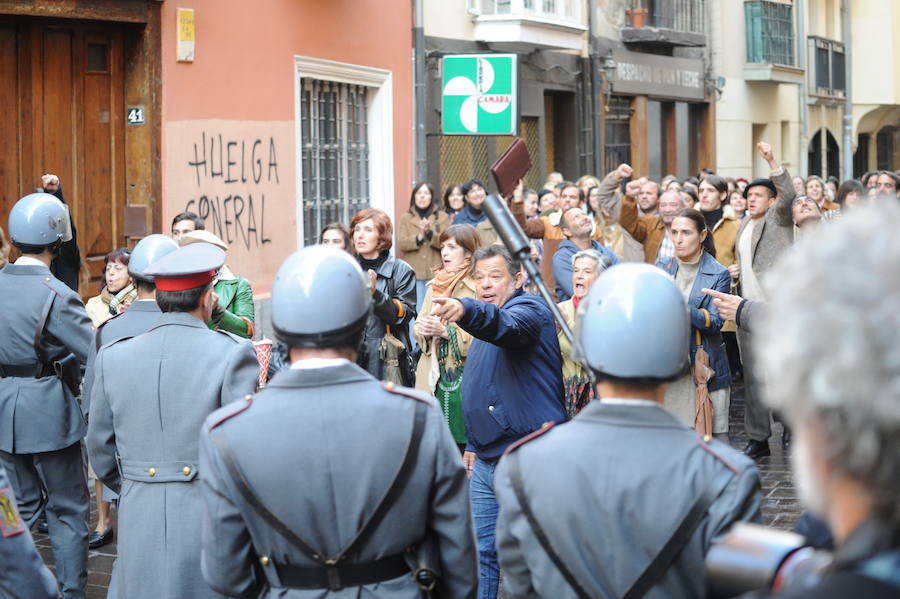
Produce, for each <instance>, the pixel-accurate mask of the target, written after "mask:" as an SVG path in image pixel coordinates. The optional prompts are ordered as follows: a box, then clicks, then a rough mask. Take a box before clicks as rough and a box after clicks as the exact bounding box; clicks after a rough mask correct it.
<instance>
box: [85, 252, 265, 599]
mask: <svg viewBox="0 0 900 599" xmlns="http://www.w3.org/2000/svg"><path fill="white" fill-rule="evenodd" d="M224 262H225V252H223V251H222V250H220V249H219V248H217V247H215V246H213V245H211V244H208V243H194V244H191V245H189V246H185V247H182V248H178V249H177V250H175V251H172V252H170V253H168V254H166V255H165V256H164V257H162V258H160V259H158V260H156V261H155V262H154V263H153V264H152V265H150V267H149V268H147V269H146V270H144V271H143V272H144V274H146V275H150V276H153V277H154V282H155V284H156V301H157V303H158V304H159V308H160V310H161V311H162V312H163V314H161V315H160V316H159V323H158V324H157V325H156V326H154V327H153V328H151V329H150V330H149V331H147V332H145V333H143V334H141V335H137V336H136V337H127V338H124V339H120V340H118V341H113V342H112V343H109V344H107V345H104V346H103V347H102V348H101V349H100V351H99V352H98V353H97V360H96V362H95V365H94V381H93V385H92V391H91V414H90V422H89V425H88V435H87V446H88V451H89V452H90V457H91V465H92V466H93V467H94V471H95V472H96V473H97V476H98V477H100V479H101V480H102V481H103V483H104V484H105V485H107V486H108V487H109V488H110V489H112V490H113V491H115V492H117V493H119V523H118V526H119V531H118V532H119V542H118V559H117V560H116V565H115V569H114V572H113V574H114V580H113V581H112V584H113V585H114V586H115V589H116V593H117V599H145V598H146V599H151V598H152V599H160V598H166V599H175V598H180V597H185V598H186V597H191V599H206V598H210V599H211V598H213V597H219V595H218V594H217V593H214V592H213V591H212V590H211V589H210V588H209V586H207V585H206V584H205V583H204V582H203V579H202V577H201V576H200V574H199V572H200V520H201V513H200V512H201V511H202V506H201V500H200V485H199V484H197V483H198V479H197V477H198V476H201V475H202V470H200V469H199V468H198V456H197V451H198V449H197V441H198V439H199V434H200V427H201V426H202V424H203V421H204V419H205V418H206V417H207V416H208V415H209V414H211V413H212V412H213V411H214V410H216V409H218V408H220V407H221V406H223V405H225V404H227V403H230V402H232V401H235V400H238V399H240V398H241V397H243V396H245V395H248V394H250V393H252V392H253V391H254V390H255V389H256V385H257V383H258V381H259V362H258V361H257V360H256V354H255V352H254V351H253V346H252V344H251V343H250V342H249V341H247V340H246V339H241V338H240V337H237V336H235V335H232V334H231V333H226V332H223V331H211V330H209V329H208V328H207V327H206V322H207V321H208V320H209V315H210V313H211V312H212V309H213V306H214V305H215V303H216V297H215V292H214V291H213V287H212V282H213V279H214V277H215V276H216V273H217V272H218V269H219V268H220V267H221V266H222V264H224ZM129 311H130V310H129Z"/></svg>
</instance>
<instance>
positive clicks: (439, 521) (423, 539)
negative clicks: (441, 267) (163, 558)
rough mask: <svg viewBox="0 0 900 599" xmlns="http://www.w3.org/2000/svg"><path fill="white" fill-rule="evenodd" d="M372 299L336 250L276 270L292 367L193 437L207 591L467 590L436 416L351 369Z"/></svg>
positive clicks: (443, 434) (453, 482) (451, 465)
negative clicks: (197, 458)
mask: <svg viewBox="0 0 900 599" xmlns="http://www.w3.org/2000/svg"><path fill="white" fill-rule="evenodd" d="M371 298H372V294H371V291H370V290H369V288H368V283H367V282H366V277H365V275H364V274H363V272H362V270H361V269H360V267H359V266H358V264H357V263H356V261H355V260H354V259H353V258H352V257H351V256H350V255H349V254H347V253H345V252H342V251H340V250H334V249H330V248H325V247H321V246H314V247H308V248H304V249H302V250H300V251H299V252H297V253H295V254H294V255H292V256H291V257H289V258H288V259H287V260H286V261H285V263H284V264H283V265H282V266H281V268H280V270H279V271H278V275H277V278H276V279H275V284H274V287H273V290H272V324H273V326H274V328H275V331H276V334H277V335H278V336H279V338H280V339H281V340H282V341H284V342H285V343H286V344H287V345H288V346H289V347H290V348H291V349H290V360H291V366H290V368H286V369H284V370H282V371H280V372H279V373H278V374H277V375H276V376H275V377H274V378H273V380H272V381H271V382H270V383H269V385H268V386H267V387H266V388H265V389H264V390H263V391H261V392H260V393H259V394H258V395H257V396H256V397H255V398H248V399H247V401H246V402H244V403H243V404H242V405H231V406H226V407H224V408H222V409H221V410H218V411H217V412H215V413H214V414H212V415H211V416H210V417H209V418H208V419H207V421H206V423H205V424H204V427H203V434H202V438H201V442H200V468H201V471H202V473H203V474H202V477H201V485H202V486H203V499H204V501H205V503H206V510H205V511H204V518H205V520H204V525H203V560H202V562H203V577H204V578H205V579H206V580H207V581H208V582H209V584H210V585H211V586H212V587H213V588H214V589H216V590H217V591H219V592H221V593H224V594H226V595H228V596H229V597H258V596H262V597H266V598H275V597H279V598H286V597H290V598H303V597H310V598H312V597H316V598H321V597H347V598H350V597H352V598H375V597H390V598H392V599H395V598H396V599H404V598H410V599H411V598H413V597H417V598H418V597H422V590H421V588H420V586H419V584H417V581H419V583H421V584H422V585H423V586H427V585H429V584H431V583H432V582H434V581H435V579H437V583H436V585H437V590H438V591H439V596H440V597H445V598H462V597H473V596H474V594H475V590H476V585H477V578H478V577H477V562H476V557H477V552H476V549H475V540H474V535H473V530H472V521H471V515H470V510H469V502H468V497H467V493H466V475H465V471H464V469H463V465H462V461H461V459H460V456H459V450H458V449H457V448H456V445H455V444H454V442H453V438H452V436H451V435H450V431H449V429H448V428H447V425H446V424H445V422H444V420H443V416H442V414H441V412H440V411H439V410H438V409H437V405H436V403H435V401H434V400H433V398H430V397H428V396H426V395H424V394H422V393H419V392H418V391H414V390H412V389H405V388H395V387H393V385H391V384H390V383H384V384H383V383H380V382H379V381H377V380H376V379H375V378H374V377H372V375H370V374H369V373H368V372H366V371H365V370H363V369H362V368H360V367H359V366H357V365H356V364H355V360H356V356H357V351H358V348H359V347H360V344H361V342H362V338H363V333H364V329H365V325H366V319H367V317H368V315H369V313H370V311H371V309H372V308H371V306H372V299H371ZM286 473H287V475H286ZM438 574H439V576H438ZM260 591H262V593H263V594H262V595H259V593H260Z"/></svg>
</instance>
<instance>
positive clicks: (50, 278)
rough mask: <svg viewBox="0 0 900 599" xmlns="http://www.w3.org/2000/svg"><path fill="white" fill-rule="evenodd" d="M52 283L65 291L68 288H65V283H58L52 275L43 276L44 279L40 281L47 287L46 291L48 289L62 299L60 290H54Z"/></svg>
mask: <svg viewBox="0 0 900 599" xmlns="http://www.w3.org/2000/svg"><path fill="white" fill-rule="evenodd" d="M54 281H55V282H56V283H58V284H60V285H62V286H63V287H64V288H65V289H68V287H66V284H65V283H63V282H62V281H60V280H59V279H57V278H56V277H54V276H53V275H45V276H44V278H43V279H42V280H41V282H42V283H44V285H45V286H46V287H47V289H49V290H50V291H52V292H53V293H55V294H56V295H58V296H59V297H63V294H62V293H60V290H59V289H57V288H56V287H57V286H56V285H55V284H54Z"/></svg>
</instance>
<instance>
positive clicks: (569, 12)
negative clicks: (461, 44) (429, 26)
mask: <svg viewBox="0 0 900 599" xmlns="http://www.w3.org/2000/svg"><path fill="white" fill-rule="evenodd" d="M581 4H582V2H581V0H469V12H470V13H472V14H475V15H477V16H488V15H498V16H499V15H521V16H530V17H537V18H543V19H548V20H552V21H562V22H570V23H575V24H581Z"/></svg>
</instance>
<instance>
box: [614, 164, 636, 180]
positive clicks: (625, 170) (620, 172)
mask: <svg viewBox="0 0 900 599" xmlns="http://www.w3.org/2000/svg"><path fill="white" fill-rule="evenodd" d="M633 172H634V171H632V170H631V167H630V166H628V165H627V164H624V163H622V164H620V165H619V166H618V168H616V179H618V180H619V181H621V180H622V179H628V178H629V177H631V174H632V173H633Z"/></svg>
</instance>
